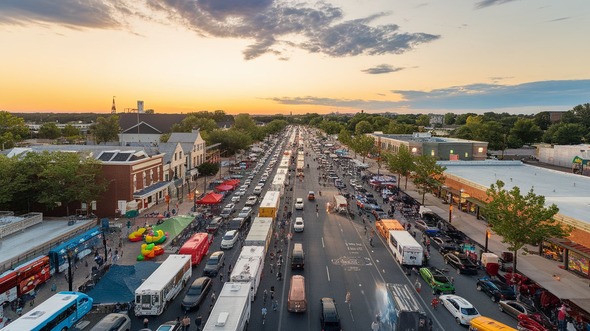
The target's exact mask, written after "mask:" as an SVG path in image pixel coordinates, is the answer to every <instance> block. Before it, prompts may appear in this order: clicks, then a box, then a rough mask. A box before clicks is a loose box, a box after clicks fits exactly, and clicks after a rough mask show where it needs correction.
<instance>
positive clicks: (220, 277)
mask: <svg viewBox="0 0 590 331" xmlns="http://www.w3.org/2000/svg"><path fill="white" fill-rule="evenodd" d="M219 281H220V282H223V273H222V272H220V273H219Z"/></svg>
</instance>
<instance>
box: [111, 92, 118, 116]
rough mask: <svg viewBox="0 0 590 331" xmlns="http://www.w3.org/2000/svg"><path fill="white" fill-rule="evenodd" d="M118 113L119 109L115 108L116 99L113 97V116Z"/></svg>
mask: <svg viewBox="0 0 590 331" xmlns="http://www.w3.org/2000/svg"><path fill="white" fill-rule="evenodd" d="M116 113H117V107H115V97H114V96H113V106H112V107H111V114H116Z"/></svg>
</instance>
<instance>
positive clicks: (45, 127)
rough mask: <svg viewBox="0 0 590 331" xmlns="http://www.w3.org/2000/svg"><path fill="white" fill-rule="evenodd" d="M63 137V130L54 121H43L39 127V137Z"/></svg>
mask: <svg viewBox="0 0 590 331" xmlns="http://www.w3.org/2000/svg"><path fill="white" fill-rule="evenodd" d="M59 137H61V130H60V129H59V128H58V127H57V124H55V123H53V122H49V123H43V124H42V125H41V127H40V128H39V138H42V139H57V138H59Z"/></svg>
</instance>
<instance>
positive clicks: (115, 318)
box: [90, 313, 131, 331]
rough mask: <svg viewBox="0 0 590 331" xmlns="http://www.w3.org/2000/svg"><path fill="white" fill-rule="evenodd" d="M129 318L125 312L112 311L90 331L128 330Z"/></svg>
mask: <svg viewBox="0 0 590 331" xmlns="http://www.w3.org/2000/svg"><path fill="white" fill-rule="evenodd" d="M129 330H131V319H130V318H129V316H127V315H126V314H118V313H112V314H108V315H107V316H105V317H104V318H103V319H101V320H100V322H98V323H97V324H96V325H95V326H94V327H92V329H90V331H129Z"/></svg>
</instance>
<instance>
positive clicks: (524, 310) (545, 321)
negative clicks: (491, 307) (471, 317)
mask: <svg viewBox="0 0 590 331" xmlns="http://www.w3.org/2000/svg"><path fill="white" fill-rule="evenodd" d="M498 309H499V310H500V311H501V312H504V313H506V314H508V315H510V316H512V317H514V318H515V319H518V315H520V314H525V315H528V316H529V317H530V318H531V319H533V320H535V321H537V322H538V323H539V324H541V325H542V326H544V327H545V328H546V329H547V330H557V326H556V325H555V323H552V322H551V320H550V319H549V318H547V317H546V316H545V315H543V314H542V313H541V312H539V311H538V310H537V309H536V308H534V307H532V306H530V305H527V304H525V303H523V302H520V301H516V300H500V301H499V302H498Z"/></svg>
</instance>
